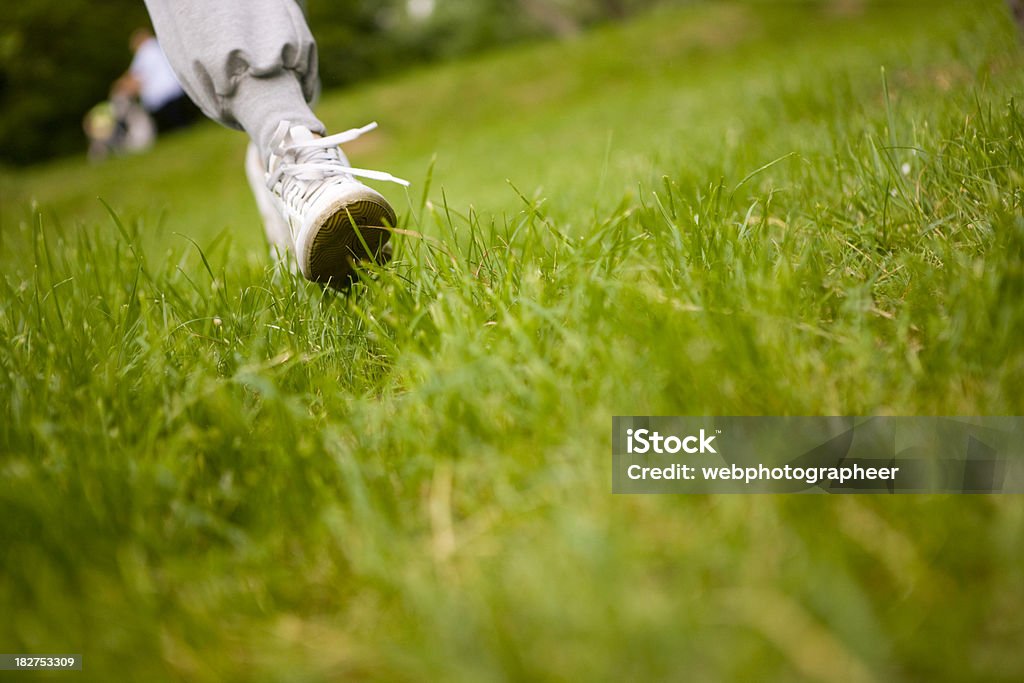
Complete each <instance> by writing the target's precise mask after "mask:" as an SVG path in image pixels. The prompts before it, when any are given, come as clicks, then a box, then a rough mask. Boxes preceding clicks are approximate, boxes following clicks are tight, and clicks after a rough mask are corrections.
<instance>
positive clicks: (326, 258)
mask: <svg viewBox="0 0 1024 683" xmlns="http://www.w3.org/2000/svg"><path fill="white" fill-rule="evenodd" d="M146 5H147V7H148V9H149V13H150V18H152V20H153V26H154V28H155V29H156V33H157V37H158V38H159V39H160V41H161V44H162V45H163V47H164V52H165V53H166V54H167V58H168V60H169V61H170V62H171V66H172V67H174V70H175V72H176V73H177V75H178V79H179V80H180V81H181V84H182V87H183V88H184V89H185V91H186V92H187V93H188V94H189V96H190V97H192V99H193V100H194V101H195V102H196V104H198V105H199V107H200V108H201V109H202V110H203V111H204V112H205V113H206V114H207V115H208V116H210V117H211V118H214V119H216V120H218V121H220V122H221V123H223V124H225V125H227V126H231V127H234V128H242V129H243V130H245V131H246V132H247V133H248V134H249V136H250V137H251V138H252V140H253V142H254V143H255V144H254V145H250V150H249V153H248V155H247V159H246V174H247V176H248V178H249V182H250V184H251V185H252V189H253V192H254V194H255V196H256V202H257V205H258V206H259V209H260V213H261V214H262V215H263V220H264V227H265V228H266V231H267V237H268V239H269V240H270V242H271V244H273V245H275V246H278V247H280V246H284V247H286V248H288V249H289V250H290V251H291V252H292V253H293V254H294V255H295V258H296V261H297V265H298V267H299V271H300V272H301V273H302V274H303V276H305V277H306V278H307V279H310V280H315V281H317V282H323V283H327V284H330V285H331V286H333V287H338V288H345V287H347V286H348V284H349V283H350V282H351V281H352V280H353V279H354V277H355V274H356V270H357V269H356V267H355V263H356V262H358V261H366V260H381V258H382V255H383V254H384V251H385V250H384V247H385V245H386V243H387V241H388V239H390V237H391V228H393V227H394V226H395V223H396V217H395V211H394V209H393V208H392V207H391V205H390V204H388V202H387V200H386V199H385V198H384V197H383V195H381V194H380V193H379V192H377V191H376V190H372V189H370V188H369V187H367V186H365V185H363V184H362V183H361V182H359V181H358V180H356V177H357V176H361V177H370V178H374V179H377V180H390V181H393V182H399V183H402V184H406V185H407V184H408V183H406V182H405V181H403V180H400V179H398V178H394V177H393V176H391V175H390V174H387V173H380V172H375V171H364V170H360V169H354V168H352V167H351V166H349V163H348V159H347V158H346V157H345V155H344V154H343V153H342V151H341V149H339V147H338V145H339V144H341V143H343V142H347V141H351V140H354V139H355V138H356V137H358V136H359V135H360V134H362V133H363V132H366V131H368V130H372V128H373V127H374V126H375V125H376V124H373V125H371V126H365V127H363V128H361V129H353V130H351V131H347V132H345V133H341V134H338V135H335V136H330V137H326V138H325V137H323V135H324V132H325V131H324V125H323V124H322V123H320V121H319V120H318V119H317V118H316V116H315V115H314V114H313V112H312V110H310V108H309V103H310V102H312V101H313V99H314V98H315V96H316V94H317V91H318V88H319V83H318V81H317V74H316V67H317V56H316V44H315V43H314V42H313V37H312V35H311V34H310V32H309V28H308V27H307V26H306V20H305V17H304V16H303V14H302V10H301V8H300V6H299V5H298V4H297V3H296V2H295V0H227V1H226V2H217V0H146Z"/></svg>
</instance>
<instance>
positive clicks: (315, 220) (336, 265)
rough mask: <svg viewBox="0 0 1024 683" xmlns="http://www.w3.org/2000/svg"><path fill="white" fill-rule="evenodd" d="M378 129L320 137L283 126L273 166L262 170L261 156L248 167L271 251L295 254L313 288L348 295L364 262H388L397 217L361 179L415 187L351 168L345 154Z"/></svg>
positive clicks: (270, 162)
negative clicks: (281, 248)
mask: <svg viewBox="0 0 1024 683" xmlns="http://www.w3.org/2000/svg"><path fill="white" fill-rule="evenodd" d="M375 127H376V124H370V125H369V126H365V127H363V128H356V129H353V130H349V131H346V132H344V133H340V134H338V135H332V136H329V137H319V136H317V135H316V134H314V133H312V132H311V131H310V130H309V129H307V128H305V127H303V126H292V125H290V123H288V122H287V121H284V122H282V123H281V125H280V126H278V129H277V132H276V133H275V135H274V138H273V140H272V143H271V155H270V159H269V160H268V163H267V164H266V166H263V165H262V164H260V165H259V166H258V167H257V166H255V164H259V157H258V154H257V156H256V159H255V162H251V161H250V160H249V159H247V160H246V171H247V174H248V175H249V180H250V183H251V184H252V185H253V192H254V194H255V195H256V203H257V205H258V206H259V207H260V213H261V214H263V219H264V224H265V227H266V230H267V238H268V239H269V240H270V242H271V244H272V245H278V246H284V247H286V248H288V249H291V250H292V253H294V254H295V260H296V262H297V264H298V267H299V271H300V272H301V273H302V275H303V276H304V277H306V279H308V280H313V281H315V282H321V283H324V284H328V285H330V286H332V287H335V288H337V289H345V288H346V287H348V286H349V285H350V284H351V283H352V281H353V280H354V278H355V272H356V271H355V264H356V263H357V262H359V261H368V260H369V261H377V262H383V261H385V260H386V258H387V256H386V251H387V250H386V249H385V246H386V244H387V241H388V239H390V237H391V229H392V228H393V227H394V225H395V211H394V209H392V208H391V205H390V204H388V202H387V200H386V199H384V197H383V196H382V195H381V194H380V193H379V192H377V191H376V190H373V189H371V188H369V187H367V186H366V185H363V184H362V183H361V182H359V181H358V180H356V176H360V177H364V178H373V179H377V180H387V181H390V182H395V183H399V184H401V185H408V184H409V183H408V182H407V181H405V180H402V179H400V178H395V177H394V176H392V175H390V174H388V173H382V172H380V171H367V170H364V169H357V168H352V167H351V166H349V163H348V159H347V158H346V157H345V155H344V153H343V152H342V151H341V149H340V148H339V147H338V145H340V144H342V143H344V142H350V141H352V140H354V139H356V138H357V137H359V136H360V135H362V134H363V133H365V132H367V131H370V130H373V128H375ZM264 168H265V169H266V171H264V170H263V169H264ZM256 169H258V172H256ZM261 180H262V182H260V181H261Z"/></svg>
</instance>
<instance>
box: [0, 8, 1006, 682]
mask: <svg viewBox="0 0 1024 683" xmlns="http://www.w3.org/2000/svg"><path fill="white" fill-rule="evenodd" d="M1001 8H1002V4H1001V3H1000V2H997V1H996V0H992V1H991V2H976V3H975V2H970V3H968V2H962V3H961V2H946V3H929V4H928V5H926V6H920V5H918V6H915V5H912V4H906V3H900V4H898V5H897V6H895V7H872V8H871V9H869V11H868V12H867V13H866V14H865V15H863V16H855V17H851V18H840V17H835V16H830V15H827V14H822V13H819V12H816V11H813V10H811V9H808V8H807V7H806V6H803V5H780V6H774V7H773V6H771V5H769V4H768V3H750V4H722V3H714V4H702V5H698V6H697V7H695V8H691V9H687V10H681V11H680V10H676V11H672V12H668V11H665V12H661V13H659V14H656V15H652V16H649V17H646V18H643V19H641V20H639V21H637V22H635V23H632V24H628V25H623V26H616V27H610V28H606V29H602V30H601V31H598V32H595V33H591V34H588V35H587V36H585V37H584V38H582V39H580V40H579V41H575V42H570V43H565V44H543V45H535V46H529V47H526V48H521V49H519V50H517V51H513V52H506V53H498V54H494V55H490V56H486V57H484V58H482V59H478V60H475V61H471V62H464V63H457V64H451V65H447V66H444V67H441V68H435V69H429V70H422V71H419V72H414V73H411V74H408V75H406V76H402V77H399V78H395V79H392V80H390V81H387V82H382V83H376V84H371V85H367V86H363V87H361V88H358V89H355V90H352V91H347V92H343V93H334V94H331V95H329V96H327V97H326V98H325V99H324V101H323V103H322V106H321V108H320V111H321V113H322V115H323V118H324V119H325V121H326V122H327V123H328V124H329V126H330V128H331V129H333V130H338V129H342V128H347V127H350V126H352V125H359V124H362V123H364V122H365V121H367V120H371V119H377V120H379V121H380V123H381V131H380V132H379V133H377V134H375V135H374V136H371V137H370V138H368V139H367V140H365V142H364V141H360V143H359V144H357V145H353V146H352V147H351V149H350V150H349V151H350V156H351V157H352V158H353V162H354V163H356V164H357V165H361V166H365V167H369V168H382V169H386V170H389V171H392V172H394V173H396V174H397V175H404V176H406V177H408V178H410V179H412V180H414V181H415V184H414V186H413V188H412V190H411V192H410V194H409V195H408V196H406V195H403V194H402V193H401V192H395V191H394V190H393V189H391V188H382V189H384V191H386V192H387V193H389V196H390V197H391V198H392V199H393V200H394V202H395V204H396V206H398V207H399V209H400V213H402V217H401V221H402V227H404V228H405V229H407V230H409V231H410V233H411V234H409V235H406V236H400V237H398V238H396V244H397V255H396V260H395V263H394V264H393V266H392V267H389V268H387V269H384V270H381V271H379V272H376V273H375V274H374V276H373V277H372V278H369V279H367V280H366V281H365V284H363V285H360V286H359V288H358V291H356V292H355V293H354V294H353V295H352V296H350V297H347V298H345V297H339V296H335V295H333V294H332V293H324V292H323V291H322V290H321V289H320V288H318V287H317V286H315V285H311V284H308V283H304V282H301V281H298V280H296V279H295V278H294V277H293V276H291V275H289V274H288V273H287V272H285V271H283V270H281V269H280V268H277V267H275V266H274V265H273V264H272V263H271V261H270V260H269V259H268V257H267V254H266V248H265V246H264V244H263V241H262V231H261V229H260V227H259V224H258V218H257V216H256V212H255V210H254V208H253V206H252V205H251V200H250V198H249V197H248V194H247V192H248V190H247V188H246V187H245V184H244V182H245V181H244V177H243V174H242V172H241V160H242V154H243V149H244V144H245V141H244V139H243V136H241V135H239V134H237V133H232V132H229V131H225V130H222V129H219V128H217V127H215V126H213V125H212V124H210V125H205V126H202V127H200V128H198V129H196V130H194V131H191V132H189V133H187V134H183V135H180V136H177V137H175V138H173V139H167V140H165V141H162V142H161V143H160V144H159V145H158V146H157V147H156V149H154V150H153V151H152V152H150V153H148V154H146V155H144V156H140V157H135V158H128V159H121V160H116V161H113V162H110V163H107V164H104V165H101V166H88V165H86V164H85V163H84V162H81V161H78V160H75V159H72V160H68V161H63V162H59V163H56V164H51V165H47V166H44V167H39V168H33V169H28V170H25V171H18V172H15V171H6V172H4V173H3V174H2V176H0V197H2V206H0V265H2V267H3V271H4V275H3V277H2V280H0V281H2V285H0V286H2V287H3V295H2V296H0V366H2V369H3V371H2V372H0V396H2V399H0V410H2V414H0V477H2V478H0V482H2V483H0V542H2V545H3V554H2V555H0V614H2V618H0V651H6V652H37V653H39V652H80V653H83V654H84V655H85V673H84V674H78V676H80V677H81V678H82V679H83V680H125V681H129V680H130V681H160V680H183V681H282V680H287V681H335V680H351V679H362V678H368V679H377V680H465V681H481V680H510V679H511V680H532V679H538V680H553V681H566V680H594V679H600V680H664V679H677V680H690V679H696V680H722V679H730V678H732V679H741V680H793V679H797V678H806V679H813V680H886V681H888V680H907V681H916V680H932V679H944V680H968V679H977V680H1005V681H1018V680H1020V679H1021V678H1022V677H1024V651H1022V650H1021V648H1020V643H1021V642H1024V504H1022V500H1021V498H1020V497H1015V496H1004V497H1000V496H992V497H987V496H961V497H954V496H900V497H891V498H890V497H866V496H855V497H826V496H809V497H805V496H788V497H787V496H779V497H772V496H751V497H743V496H720V497H712V496H693V497H685V496H636V497H613V496H612V495H611V494H610V488H611V485H610V462H611V458H610V447H609V444H610V431H611V417H612V416H613V415H615V414H697V415H704V414H707V415H716V414H724V415H730V414H739V415H742V414H785V415H802V414H810V415H814V414H859V415H868V414H908V415H914V414H939V415H976V414H1016V415H1020V414H1024V392H1022V391H1021V386H1022V385H1024V345H1022V343H1021V340H1022V339H1024V217H1022V203H1024V196H1022V193H1024V157H1022V154H1024V112H1022V109H1021V104H1019V103H1018V102H1015V101H1014V97H1015V96H1017V95H1019V94H1020V93H1021V90H1022V86H1024V69H1022V67H1024V58H1022V56H1021V54H1020V52H1019V50H1018V48H1017V45H1016V38H1015V36H1014V34H1013V32H1012V29H1011V25H1010V23H1009V21H1008V19H1007V18H1006V17H1004V16H1003V14H1002V12H1001ZM883 67H884V72H883ZM435 157H436V161H435V162H434V163H433V170H432V171H431V163H432V162H431V159H433V158H435ZM97 196H99V197H102V198H103V199H104V201H105V202H106V203H107V204H108V205H109V206H110V209H111V211H110V212H109V213H108V211H107V209H106V208H105V207H104V205H103V204H101V203H100V202H99V201H97V199H96V197H97ZM64 676H70V674H66V675H64ZM54 678H56V677H54ZM18 680H33V679H32V677H31V676H28V675H24V676H22V675H20V674H19V677H18Z"/></svg>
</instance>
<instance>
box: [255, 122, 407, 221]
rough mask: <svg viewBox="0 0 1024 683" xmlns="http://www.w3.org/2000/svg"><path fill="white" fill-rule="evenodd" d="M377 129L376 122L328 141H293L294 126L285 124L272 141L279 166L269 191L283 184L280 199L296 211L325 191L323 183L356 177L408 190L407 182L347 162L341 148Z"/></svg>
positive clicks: (271, 179) (268, 179) (322, 139)
mask: <svg viewBox="0 0 1024 683" xmlns="http://www.w3.org/2000/svg"><path fill="white" fill-rule="evenodd" d="M376 127H377V122H376V121H374V122H373V123H370V124H367V125H365V126H363V127H362V128H352V129H350V130H346V131H344V132H341V133H337V134H335V135H328V136H327V137H322V138H317V137H314V138H311V139H309V140H294V139H292V138H291V124H289V123H287V122H282V123H281V125H280V126H278V129H277V131H276V132H275V133H274V137H273V139H272V140H271V149H272V150H273V154H274V155H275V156H277V157H278V158H279V159H280V162H279V163H278V164H277V168H276V169H274V171H273V172H272V173H270V174H269V176H268V177H267V187H268V188H270V189H271V190H273V189H274V187H275V186H276V185H277V183H279V182H280V183H281V197H282V199H284V200H285V203H286V204H287V205H288V206H289V209H292V210H294V209H293V207H295V206H296V205H298V204H301V203H306V202H309V201H311V200H312V199H313V198H314V197H315V196H316V195H317V194H318V193H319V191H320V190H322V189H323V187H324V182H323V181H326V180H328V179H331V178H339V179H341V180H343V181H344V180H348V181H354V180H355V179H354V178H353V176H357V177H360V178H369V179H371V180H383V181H386V182H391V183H398V184H399V185H403V186H408V185H409V181H408V180H404V179H402V178H397V177H395V176H393V175H391V174H390V173H386V172H384V171H373V170H370V169H365V168H352V167H351V166H349V165H348V159H347V158H346V157H345V155H344V153H343V152H342V151H341V149H340V148H339V145H343V144H345V143H346V142H352V141H353V140H356V139H357V138H359V137H360V136H361V135H363V134H364V133H368V132H370V131H371V130H373V129H375V128H376ZM295 181H302V182H295Z"/></svg>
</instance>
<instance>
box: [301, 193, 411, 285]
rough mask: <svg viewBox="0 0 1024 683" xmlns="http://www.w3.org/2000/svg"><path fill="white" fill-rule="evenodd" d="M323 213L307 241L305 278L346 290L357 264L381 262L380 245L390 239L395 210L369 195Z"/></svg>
mask: <svg viewBox="0 0 1024 683" xmlns="http://www.w3.org/2000/svg"><path fill="white" fill-rule="evenodd" d="M371 192H372V191H371ZM325 213H329V214H330V215H329V216H328V217H327V218H326V219H325V220H324V222H323V223H321V224H320V227H319V228H318V229H317V230H316V233H315V234H314V235H313V236H312V237H311V239H310V241H309V244H310V247H309V258H308V260H307V261H306V262H307V263H308V264H309V265H308V274H307V277H308V278H309V279H310V280H313V281H314V282H320V283H322V284H327V285H330V286H331V287H334V288H336V289H347V288H348V287H349V286H350V285H351V284H352V282H353V281H355V279H356V268H355V264H356V263H357V262H359V261H376V262H382V261H384V260H385V256H386V254H385V251H386V250H385V248H384V246H385V245H386V244H387V242H388V240H389V239H391V230H390V229H391V228H392V227H393V226H394V225H395V211H394V209H392V208H391V206H390V205H389V204H388V203H387V202H386V201H384V200H383V198H382V197H380V196H379V195H377V194H376V193H375V192H373V193H372V194H370V193H367V194H366V195H364V196H363V197H359V198H355V199H351V198H350V199H349V200H347V201H346V202H344V203H342V204H339V205H338V206H337V207H331V209H329V211H328V212H325ZM360 237H361V238H362V239H360ZM364 243H365V244H364Z"/></svg>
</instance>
